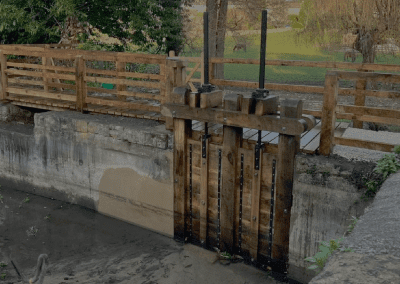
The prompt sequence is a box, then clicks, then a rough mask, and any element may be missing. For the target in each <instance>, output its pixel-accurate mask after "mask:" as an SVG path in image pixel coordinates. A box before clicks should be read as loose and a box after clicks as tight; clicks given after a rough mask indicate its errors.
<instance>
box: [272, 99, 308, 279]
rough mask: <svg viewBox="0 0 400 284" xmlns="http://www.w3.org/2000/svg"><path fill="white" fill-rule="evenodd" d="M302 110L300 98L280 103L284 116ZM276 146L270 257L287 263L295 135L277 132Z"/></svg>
mask: <svg viewBox="0 0 400 284" xmlns="http://www.w3.org/2000/svg"><path fill="white" fill-rule="evenodd" d="M302 111H303V101H301V100H283V101H282V103H281V117H283V115H285V114H286V116H285V117H295V118H297V117H298V116H299V115H300V116H301V115H302ZM282 114H283V115H282ZM278 147H279V148H278V160H277V168H276V171H277V173H276V194H275V196H276V198H275V216H274V220H273V222H274V233H273V240H274V242H273V245H272V258H273V259H276V260H281V261H284V262H285V263H286V265H287V264H288V255H289V230H290V226H288V224H290V216H291V209H292V201H293V195H292V190H293V173H294V168H295V157H296V152H297V142H296V136H292V135H286V134H279V144H278ZM285 271H287V267H286V269H285Z"/></svg>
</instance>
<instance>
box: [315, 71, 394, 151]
mask: <svg viewBox="0 0 400 284" xmlns="http://www.w3.org/2000/svg"><path fill="white" fill-rule="evenodd" d="M343 79H353V80H357V81H358V82H357V86H356V90H355V95H356V98H355V105H354V106H350V105H338V104H337V96H338V91H339V87H338V85H339V80H343ZM367 79H369V80H371V81H381V82H390V83H396V82H399V81H400V75H395V74H379V73H365V72H346V71H328V72H327V74H326V77H325V93H324V103H323V109H322V126H321V139H320V141H321V142H320V147H319V153H320V154H322V155H325V156H329V155H330V154H331V153H332V150H333V146H334V145H344V146H351V147H358V148H366V149H371V150H378V151H384V152H391V151H392V150H393V148H394V146H396V145H393V144H389V143H380V142H372V141H365V140H360V139H350V138H344V137H335V136H334V130H335V122H336V117H337V116H338V115H339V114H344V113H345V114H347V115H348V116H350V117H351V118H352V119H354V121H355V122H357V123H360V124H361V128H362V122H363V121H365V122H375V123H384V124H390V125H399V126H400V110H395V109H383V108H376V107H366V106H365V96H366V95H367V94H369V95H374V93H373V91H366V90H365V89H363V88H361V87H364V86H363V85H365V82H366V80H367ZM382 93H389V92H382ZM395 95H396V97H399V93H398V92H396V94H395ZM398 144H400V141H399V143H398Z"/></svg>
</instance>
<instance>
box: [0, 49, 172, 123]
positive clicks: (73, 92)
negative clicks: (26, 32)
mask: <svg viewBox="0 0 400 284" xmlns="http://www.w3.org/2000/svg"><path fill="white" fill-rule="evenodd" d="M51 47H52V46H51V45H45V46H43V47H42V46H23V45H18V46H15V45H2V46H0V49H1V50H0V64H1V75H2V76H1V80H2V81H1V83H2V89H1V92H0V99H2V100H4V99H8V100H12V101H14V102H15V101H19V102H20V105H21V104H22V105H26V106H33V107H34V104H32V103H29V102H34V103H38V100H39V104H40V103H44V101H47V103H48V102H49V101H50V102H51V103H50V105H51V106H52V107H51V108H48V109H54V108H56V109H55V110H60V109H59V108H61V109H62V108H65V107H66V106H67V107H68V106H69V108H70V109H74V110H79V111H92V112H96V111H98V112H101V113H109V114H119V115H121V113H124V115H126V116H131V117H144V118H152V119H157V120H160V119H161V120H162V119H163V118H162V117H161V115H160V104H161V103H163V102H164V100H165V97H166V88H165V84H164V82H165V76H166V70H165V62H166V57H167V56H165V55H148V54H131V53H122V52H105V51H86V50H76V49H67V50H65V49H62V50H61V49H53V48H51ZM7 55H19V56H30V57H36V58H40V59H41V61H42V63H41V64H38V62H37V59H36V62H35V60H34V59H31V60H28V61H26V60H25V62H21V60H18V59H17V60H15V59H14V60H13V59H10V60H7V57H6V56H7ZM56 60H63V61H64V62H63V63H64V64H62V66H56V64H55V63H54V62H55V61H56ZM90 61H101V62H104V61H108V62H111V63H113V64H114V65H115V70H101V69H94V68H88V67H87V62H90ZM127 63H144V64H158V65H159V67H160V68H159V70H160V71H159V74H146V73H138V72H126V64H127ZM65 65H67V66H70V67H66V66H65ZM10 67H13V68H10ZM17 68H24V69H30V70H18V69H17ZM100 74H101V75H105V77H99V75H100ZM15 75H16V76H15ZM22 76H28V77H36V78H37V79H38V80H27V79H23V77H22ZM107 77H108V78H107ZM127 77H128V78H135V79H145V80H151V81H142V80H140V81H139V80H131V79H127ZM53 80H55V82H53ZM60 80H68V81H69V82H73V83H72V84H71V83H68V82H65V81H64V82H61V81H60ZM87 82H93V83H108V84H115V85H116V86H117V88H116V89H104V88H97V87H88V86H87V84H86V83H87ZM11 84H19V85H18V86H16V85H11ZM21 85H22V86H21ZM34 86H43V89H42V90H40V89H35V88H34ZM127 86H134V87H145V88H155V89H159V94H156V93H145V92H132V91H127ZM52 88H57V90H56V91H54V90H52ZM68 90H69V91H68ZM88 92H101V93H108V94H111V95H115V96H116V97H117V99H111V98H99V97H94V96H89V95H88ZM130 97H133V98H134V100H127V98H130ZM40 100H41V101H40ZM52 100H53V101H52ZM54 100H58V101H57V102H56V101H54Z"/></svg>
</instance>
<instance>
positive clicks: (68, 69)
mask: <svg viewBox="0 0 400 284" xmlns="http://www.w3.org/2000/svg"><path fill="white" fill-rule="evenodd" d="M7 66H13V67H22V68H31V69H41V70H52V71H54V70H57V71H64V72H75V68H74V67H63V66H52V65H42V64H28V63H14V62H8V61H7Z"/></svg>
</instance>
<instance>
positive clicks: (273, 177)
mask: <svg viewBox="0 0 400 284" xmlns="http://www.w3.org/2000/svg"><path fill="white" fill-rule="evenodd" d="M275 166H276V160H273V162H272V185H271V209H270V214H269V216H270V217H269V245H268V263H270V262H271V259H272V258H271V256H272V230H273V225H274V203H275V202H274V200H275V197H274V188H275Z"/></svg>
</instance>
